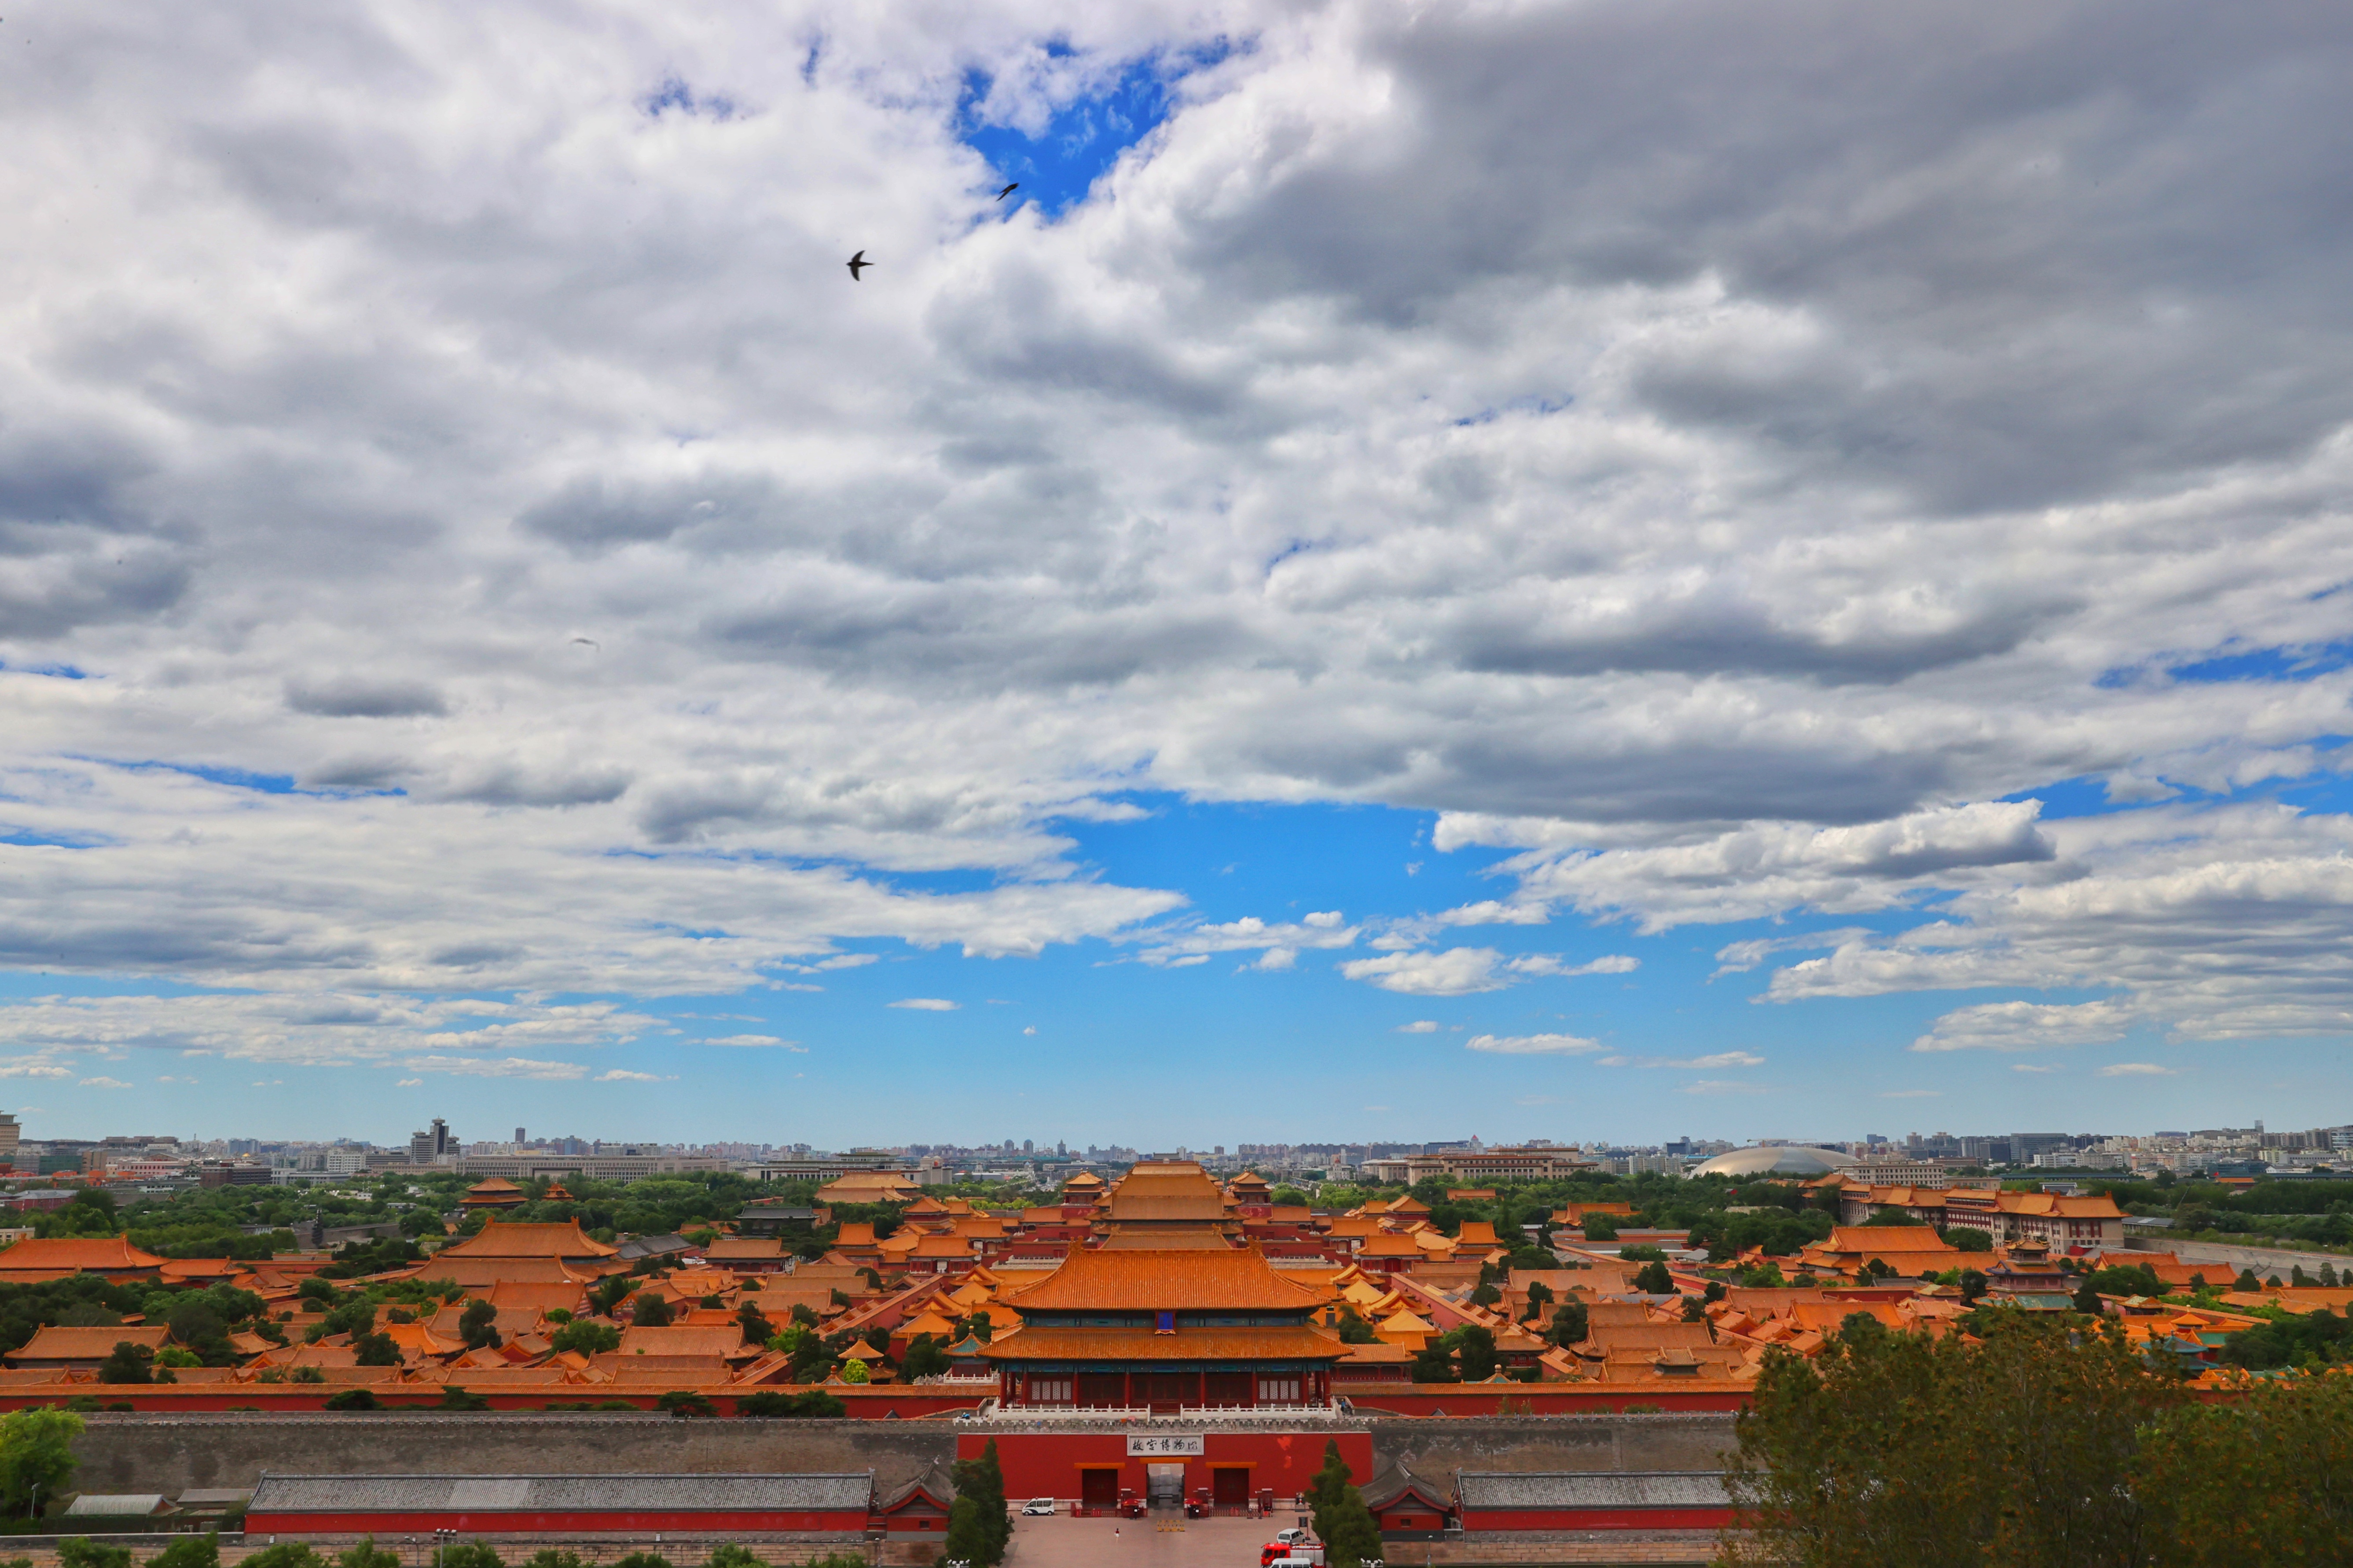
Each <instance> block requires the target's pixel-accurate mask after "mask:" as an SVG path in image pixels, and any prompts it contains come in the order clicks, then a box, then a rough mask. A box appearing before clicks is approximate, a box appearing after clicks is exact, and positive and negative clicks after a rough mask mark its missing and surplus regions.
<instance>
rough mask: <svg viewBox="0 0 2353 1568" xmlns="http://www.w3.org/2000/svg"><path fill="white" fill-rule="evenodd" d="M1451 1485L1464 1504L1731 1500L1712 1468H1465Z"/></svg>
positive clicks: (1678, 1504) (1721, 1503) (1709, 1504)
mask: <svg viewBox="0 0 2353 1568" xmlns="http://www.w3.org/2000/svg"><path fill="white" fill-rule="evenodd" d="M1455 1489H1456V1500H1457V1504H1458V1506H1460V1507H1461V1508H1462V1509H1464V1510H1490V1509H1562V1508H1729V1507H1731V1506H1732V1496H1731V1494H1730V1493H1729V1492H1727V1491H1726V1490H1725V1486H1724V1477H1723V1475H1722V1474H1721V1473H1719V1472H1717V1471H1715V1470H1597V1471H1585V1470H1574V1471H1569V1470H1562V1471H1520V1472H1514V1471H1498V1470H1464V1471H1461V1473H1459V1474H1458V1475H1457V1476H1456V1477H1455Z"/></svg>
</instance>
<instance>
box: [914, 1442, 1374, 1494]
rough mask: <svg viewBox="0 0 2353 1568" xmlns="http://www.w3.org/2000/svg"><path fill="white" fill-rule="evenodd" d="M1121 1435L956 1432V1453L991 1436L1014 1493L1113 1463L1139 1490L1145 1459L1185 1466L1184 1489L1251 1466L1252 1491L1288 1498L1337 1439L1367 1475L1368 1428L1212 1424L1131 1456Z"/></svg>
mask: <svg viewBox="0 0 2353 1568" xmlns="http://www.w3.org/2000/svg"><path fill="white" fill-rule="evenodd" d="M1146 1435H1148V1434H1146V1433H1144V1432H1141V1431H1139V1432H1138V1434H1137V1436H1146ZM1127 1438H1128V1434H1126V1433H1124V1432H977V1433H974V1432H959V1433H957V1434H956V1458H959V1459H976V1458H980V1451H981V1449H982V1448H983V1447H986V1446H987V1444H988V1443H989V1442H990V1441H991V1440H992V1439H993V1440H994V1441H995V1442H996V1444H997V1465H998V1467H999V1468H1002V1469H1003V1470H1004V1471H1005V1495H1006V1496H1007V1497H1008V1498H1012V1499H1014V1500H1020V1499H1022V1498H1031V1497H1050V1498H1063V1499H1070V1498H1076V1497H1078V1496H1079V1495H1080V1491H1079V1480H1080V1476H1081V1474H1082V1472H1083V1471H1086V1470H1091V1469H1094V1470H1100V1469H1116V1470H1118V1471H1119V1484H1120V1485H1121V1486H1122V1487H1124V1488H1127V1489H1131V1490H1133V1491H1134V1493H1135V1494H1136V1495H1137V1496H1138V1497H1141V1496H1143V1495H1144V1493H1145V1466H1146V1465H1173V1464H1178V1463H1182V1464H1183V1465H1184V1467H1185V1493H1186V1495H1187V1497H1190V1496H1191V1495H1192V1494H1193V1493H1194V1491H1195V1490H1197V1489H1200V1488H1204V1487H1207V1486H1208V1485H1209V1484H1210V1479H1209V1478H1210V1472H1211V1471H1213V1470H1220V1469H1237V1468H1239V1469H1248V1470H1249V1471H1250V1493H1251V1495H1252V1496H1256V1495H1257V1494H1258V1493H1259V1492H1261V1491H1271V1492H1273V1493H1274V1494H1275V1496H1277V1497H1279V1498H1292V1497H1295V1496H1297V1495H1298V1494H1299V1493H1301V1492H1303V1491H1305V1490H1306V1489H1307V1484H1308V1482H1309V1481H1311V1480H1313V1479H1314V1477H1315V1472H1316V1471H1317V1470H1318V1469H1320V1468H1323V1465H1324V1445H1325V1444H1326V1443H1337V1444H1339V1445H1340V1460H1341V1462H1342V1463H1343V1464H1345V1465H1346V1466H1347V1467H1348V1469H1349V1471H1350V1473H1351V1474H1352V1475H1354V1476H1355V1478H1356V1480H1357V1482H1358V1483H1359V1484H1361V1483H1363V1482H1365V1481H1368V1480H1370V1479H1373V1435H1372V1434H1371V1433H1370V1432H1363V1431H1357V1432H1210V1433H1207V1434H1205V1435H1204V1436H1203V1437H1202V1443H1201V1447H1202V1449H1203V1451H1202V1452H1201V1453H1199V1454H1198V1455H1176V1454H1154V1455H1136V1456H1133V1457H1131V1456H1130V1455H1129V1453H1128V1451H1127Z"/></svg>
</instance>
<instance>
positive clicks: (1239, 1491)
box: [1209, 1465, 1250, 1508]
mask: <svg viewBox="0 0 2353 1568" xmlns="http://www.w3.org/2000/svg"><path fill="white" fill-rule="evenodd" d="M1209 1500H1210V1501H1211V1502H1213V1503H1216V1504H1217V1505H1218V1506H1219V1508H1246V1507H1248V1506H1249V1504H1250V1472H1249V1471H1248V1470H1246V1469H1242V1468H1239V1467H1237V1466H1232V1465H1221V1466H1219V1468H1216V1469H1214V1470H1211V1471H1210V1472H1209Z"/></svg>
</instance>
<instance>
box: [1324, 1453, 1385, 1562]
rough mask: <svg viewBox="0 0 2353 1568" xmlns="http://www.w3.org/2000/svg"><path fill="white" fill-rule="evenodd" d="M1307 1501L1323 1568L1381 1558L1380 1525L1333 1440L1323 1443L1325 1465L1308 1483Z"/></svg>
mask: <svg viewBox="0 0 2353 1568" xmlns="http://www.w3.org/2000/svg"><path fill="white" fill-rule="evenodd" d="M1307 1500H1308V1506H1309V1507H1310V1508H1311V1509H1313V1510H1314V1529H1315V1534H1316V1538H1317V1539H1318V1540H1320V1541H1322V1542H1324V1563H1325V1565H1326V1568H1358V1564H1360V1563H1365V1562H1366V1561H1368V1560H1370V1559H1373V1558H1377V1557H1378V1556H1380V1555H1381V1531H1380V1525H1379V1523H1378V1521H1376V1520H1375V1519H1374V1518H1373V1513H1372V1510H1370V1509H1369V1508H1366V1506H1365V1494H1364V1493H1363V1492H1362V1491H1360V1490H1358V1489H1356V1485H1355V1484H1354V1477H1353V1476H1352V1475H1351V1474H1350V1472H1349V1469H1348V1465H1347V1461H1345V1459H1343V1458H1340V1445H1339V1444H1338V1443H1337V1442H1336V1441H1333V1440H1326V1441H1325V1443H1324V1466H1323V1468H1321V1469H1319V1470H1317V1471H1316V1472H1315V1476H1314V1479H1313V1480H1312V1481H1310V1482H1309V1483H1308V1488H1307Z"/></svg>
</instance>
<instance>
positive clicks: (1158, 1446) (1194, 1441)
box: [1127, 1432, 1205, 1459]
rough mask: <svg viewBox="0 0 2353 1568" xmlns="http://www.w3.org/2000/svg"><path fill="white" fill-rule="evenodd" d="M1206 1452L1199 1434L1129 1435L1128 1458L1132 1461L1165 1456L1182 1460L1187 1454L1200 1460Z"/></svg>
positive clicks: (1134, 1433)
mask: <svg viewBox="0 0 2353 1568" xmlns="http://www.w3.org/2000/svg"><path fill="white" fill-rule="evenodd" d="M1204 1452H1205V1450H1204V1449H1203V1447H1201V1434H1200V1433H1198V1432H1192V1433H1182V1434H1180V1433H1176V1432H1169V1433H1165V1434H1164V1433H1158V1432H1130V1433H1129V1434H1128V1435H1127V1457H1128V1458H1131V1459H1141V1458H1160V1457H1162V1456H1163V1455H1166V1456H1167V1457H1169V1458H1183V1457H1184V1456H1186V1455H1187V1454H1189V1455H1191V1456H1192V1457H1193V1458H1200V1457H1201V1455H1202V1454H1203V1453H1204Z"/></svg>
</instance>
